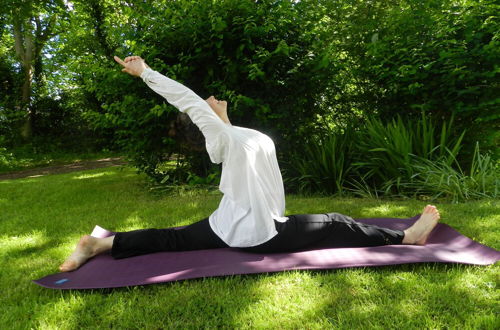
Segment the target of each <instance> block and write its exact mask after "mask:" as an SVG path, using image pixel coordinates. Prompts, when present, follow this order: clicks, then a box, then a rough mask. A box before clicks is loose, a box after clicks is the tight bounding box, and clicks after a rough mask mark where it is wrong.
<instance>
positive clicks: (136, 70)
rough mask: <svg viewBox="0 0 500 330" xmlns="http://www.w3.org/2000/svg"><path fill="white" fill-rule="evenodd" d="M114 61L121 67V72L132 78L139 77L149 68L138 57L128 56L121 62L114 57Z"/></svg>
mask: <svg viewBox="0 0 500 330" xmlns="http://www.w3.org/2000/svg"><path fill="white" fill-rule="evenodd" d="M114 59H115V61H116V62H118V64H120V65H121V66H123V69H122V71H123V72H126V73H128V74H130V75H132V76H136V77H140V76H141V73H142V72H143V71H144V69H146V68H149V66H148V65H147V64H146V62H144V60H143V59H142V58H141V57H139V56H128V57H125V60H122V59H121V58H119V57H118V56H115V57H114Z"/></svg>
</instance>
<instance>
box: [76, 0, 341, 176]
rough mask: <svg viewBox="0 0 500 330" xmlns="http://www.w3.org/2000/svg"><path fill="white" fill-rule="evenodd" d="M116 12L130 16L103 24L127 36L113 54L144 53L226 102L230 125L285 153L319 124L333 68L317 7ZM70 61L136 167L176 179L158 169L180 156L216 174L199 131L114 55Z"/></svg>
mask: <svg viewBox="0 0 500 330" xmlns="http://www.w3.org/2000/svg"><path fill="white" fill-rule="evenodd" d="M306 2H307V1H306ZM109 6H112V5H111V4H109ZM116 10H118V11H124V14H126V15H127V17H128V18H129V20H127V21H126V22H120V20H119V17H117V20H118V22H117V23H118V24H117V25H116V27H113V26H107V29H108V32H109V34H110V35H115V34H116V38H117V39H116V40H123V39H126V42H125V44H124V45H120V46H117V49H116V54H117V55H120V56H122V57H123V56H126V55H129V54H136V55H142V56H143V57H144V58H145V59H146V61H147V62H148V64H149V65H150V66H151V67H152V68H153V69H155V70H157V71H159V72H161V73H163V74H165V75H167V76H169V77H171V78H173V79H175V80H178V81H180V82H181V83H184V84H185V85H187V86H188V87H190V88H191V89H192V90H194V91H195V92H197V93H198V94H199V95H200V96H202V97H208V96H209V95H212V94H213V95H217V97H218V98H220V99H226V100H228V101H229V104H230V108H229V112H230V117H231V121H232V122H233V124H235V125H241V124H243V125H244V126H246V127H252V128H257V129H260V130H262V131H264V132H266V133H268V134H269V135H271V136H272V137H273V138H274V140H275V141H276V142H277V144H281V146H282V150H285V149H292V148H294V147H296V146H297V145H298V142H297V141H300V139H299V137H301V136H303V135H305V132H307V131H309V130H310V129H311V127H313V126H314V125H315V122H316V120H317V114H318V112H319V111H322V108H316V107H315V103H316V100H317V99H319V98H320V96H321V93H322V92H323V90H324V86H326V85H327V83H328V77H331V76H332V74H333V73H332V69H330V68H329V67H328V59H329V56H330V53H329V52H328V50H327V49H325V48H324V45H323V44H322V42H321V40H318V38H317V36H315V35H314V34H313V33H311V31H312V30H313V29H314V28H315V26H316V22H315V21H314V20H313V18H314V15H315V10H314V7H311V6H308V5H307V4H306V3H300V2H299V3H294V2H293V1H270V0H266V1H258V2H251V1H238V0H225V1H216V2H211V1H197V2H193V1H187V0H183V1H168V2H141V3H136V4H135V6H134V10H133V11H129V10H128V9H127V7H123V6H120V7H119V8H116ZM151 22H162V23H161V24H159V23H155V24H152V23H151ZM111 40H115V39H113V38H111ZM94 57H95V58H98V60H96V59H93V58H94ZM73 68H74V70H75V71H77V72H80V77H81V79H82V80H83V81H82V84H83V86H84V89H85V90H87V91H88V93H90V94H94V95H95V96H96V99H97V101H98V104H100V105H101V106H100V107H99V106H97V107H94V106H92V108H90V109H89V110H87V112H86V114H85V116H86V118H87V119H88V120H90V121H91V122H92V123H93V124H94V126H95V127H96V128H98V129H100V130H110V131H113V132H114V133H115V134H114V138H115V140H116V141H117V143H118V144H119V145H120V146H121V147H122V148H124V150H125V151H126V152H127V153H128V155H129V157H130V158H131V159H132V161H133V163H134V164H135V165H136V166H137V167H138V168H139V170H140V171H142V172H145V173H147V174H148V175H149V176H150V177H152V178H154V179H155V180H157V181H159V182H161V181H162V180H163V178H164V177H165V176H166V175H169V178H172V177H174V176H173V175H171V174H172V173H170V174H167V173H166V172H164V171H161V170H159V168H160V167H161V166H162V164H163V163H164V162H167V161H168V160H169V159H170V158H171V157H172V156H174V155H175V154H180V155H182V158H183V159H184V160H185V163H184V164H187V165H186V167H185V169H186V170H187V171H188V172H192V173H194V174H195V175H198V176H206V175H208V174H209V173H211V172H213V171H214V168H213V167H212V166H211V165H210V162H209V159H208V156H207V155H206V153H205V152H204V151H203V144H204V143H203V142H204V141H203V137H202V136H201V134H200V133H199V132H198V131H197V129H196V128H193V127H191V126H192V124H190V123H189V122H186V120H185V119H183V117H182V115H180V114H179V113H178V111H177V110H176V109H174V108H173V107H171V106H170V105H168V104H166V101H165V100H164V99H163V98H161V97H160V96H158V95H156V94H155V93H154V92H152V91H151V90H149V88H148V87H147V86H146V85H145V84H143V83H141V82H140V81H139V80H138V79H137V78H133V77H127V76H126V75H124V74H123V73H121V72H120V70H119V67H118V66H117V64H116V63H114V61H112V59H111V58H107V57H105V56H103V54H98V55H89V56H88V57H83V58H80V59H79V60H78V66H76V65H75V66H74V67H73ZM305 81H307V83H304V82H305ZM190 125H191V126H190ZM284 141H286V143H284ZM178 178H179V177H177V179H178ZM172 182H173V181H172ZM167 183H168V182H167Z"/></svg>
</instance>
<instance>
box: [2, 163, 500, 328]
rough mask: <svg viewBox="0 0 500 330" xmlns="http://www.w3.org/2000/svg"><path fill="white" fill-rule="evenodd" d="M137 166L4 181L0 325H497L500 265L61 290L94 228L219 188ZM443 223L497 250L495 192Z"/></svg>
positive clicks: (312, 207)
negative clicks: (162, 179)
mask: <svg viewBox="0 0 500 330" xmlns="http://www.w3.org/2000/svg"><path fill="white" fill-rule="evenodd" d="M143 179H144V177H143V176H142V175H136V174H135V172H134V170H132V169H129V168H124V169H120V168H106V169H96V170H90V171H85V172H74V173H67V174H61V175H52V176H45V177H37V178H29V179H28V178H27V179H18V180H8V181H0V260H1V261H2V263H1V268H0V290H1V296H0V304H1V306H2V312H1V313H0V328H2V329H17V328H41V329H47V328H49V329H56V328H57V329H79V328H117V329H129V328H132V329H144V328H145V329H158V328H173V327H177V328H200V327H212V328H215V327H224V328H234V327H238V328H250V327H251V328H255V327H257V328H266V327H273V328H308V329H309V328H311V329H314V328H346V329H347V328H348V329H358V328H372V327H373V328H380V329H385V328H401V329H406V328H410V329H411V328H415V329H420V328H433V329H434V328H466V329H467V328H479V329H494V328H499V325H500V322H499V315H498V312H499V303H498V302H499V301H500V294H499V290H498V286H499V275H500V272H499V270H500V267H499V265H498V264H497V265H493V266H486V267H485V266H466V265H454V264H410V265H401V266H391V267H378V268H357V269H340V270H331V271H288V272H282V273H273V274H261V275H245V276H230V277H221V278H208V279H198V280H188V281H181V282H175V283H165V284H159V285H150V286H144V287H133V288H123V289H114V290H88V291H56V290H49V289H45V288H42V287H39V286H37V285H35V284H33V283H31V280H33V279H36V278H39V277H42V276H44V275H47V274H49V273H53V272H55V271H56V269H57V266H58V265H59V263H61V262H62V261H63V260H64V258H65V257H66V256H67V255H68V254H69V253H70V252H71V251H72V249H73V247H74V245H75V243H76V241H77V240H78V238H79V237H80V236H81V235H82V234H85V233H89V232H90V231H91V230H92V228H93V226H94V225H95V224H99V225H101V226H103V227H105V228H108V229H112V230H129V229H136V228H143V227H167V226H177V225H185V224H188V223H191V222H194V221H196V220H198V219H201V218H203V217H205V216H208V215H209V214H210V213H211V212H212V210H214V209H215V208H216V207H217V205H218V201H219V199H220V194H219V193H218V192H214V191H203V190H196V191H182V192H181V193H177V194H175V195H172V194H171V195H163V196H162V195H158V194H151V193H150V192H148V189H147V187H146V186H145V184H144V180H143ZM424 204H425V203H424V202H420V201H412V200H405V201H387V200H375V199H354V198H349V199H337V198H328V197H307V198H306V197H301V196H288V197H287V213H289V214H290V213H322V212H333V211H334V212H341V213H345V214H349V215H351V216H353V217H377V216H389V217H410V216H413V215H415V214H417V213H419V212H420V211H421V209H422V207H423V206H424ZM438 207H439V209H440V210H441V216H442V221H443V222H444V223H447V224H449V225H451V226H453V227H454V228H456V229H457V230H459V231H460V232H462V233H463V234H465V235H467V236H469V237H471V238H474V239H475V240H477V241H479V242H481V243H483V244H486V245H489V246H491V247H493V248H496V249H500V241H499V233H500V230H499V229H500V228H499V223H500V222H499V220H500V206H499V204H498V201H495V200H480V201H474V202H469V203H463V204H438Z"/></svg>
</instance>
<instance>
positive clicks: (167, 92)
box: [115, 56, 228, 162]
mask: <svg viewBox="0 0 500 330" xmlns="http://www.w3.org/2000/svg"><path fill="white" fill-rule="evenodd" d="M115 60H116V61H117V62H118V63H119V64H121V65H122V66H123V69H122V71H123V72H126V73H128V74H130V75H133V76H136V77H141V78H142V79H143V80H144V82H145V83H146V84H147V85H148V86H149V87H150V88H151V89H152V90H154V91H155V92H156V93H158V94H160V95H161V96H163V97H164V98H165V99H166V100H167V101H168V103H170V104H172V105H173V106H175V107H176V108H177V109H179V111H181V112H185V113H187V114H188V115H189V117H190V118H191V120H192V121H193V123H195V124H196V126H198V128H199V129H200V130H201V132H202V133H203V135H204V136H205V139H206V143H207V149H208V152H209V154H210V156H211V158H212V152H211V150H210V149H213V148H216V147H217V146H216V145H217V144H219V142H218V139H219V138H220V137H219V135H220V133H221V132H222V131H223V130H225V129H227V127H228V125H227V124H226V123H224V122H223V121H222V119H221V118H220V117H219V116H218V115H217V114H216V113H215V112H214V111H213V110H212V108H210V106H209V105H208V103H207V102H206V101H205V100H203V99H202V98H201V97H199V96H198V95H197V94H196V93H194V92H193V91H192V90H190V89H189V88H187V87H186V86H184V85H182V84H180V83H178V82H176V81H174V80H172V79H170V78H168V77H165V76H164V75H162V74H161V73H159V72H156V71H154V70H152V69H151V68H149V66H148V65H147V64H146V63H145V62H144V60H143V59H142V58H140V57H139V56H130V57H127V58H125V60H124V61H122V60H121V59H120V58H119V57H117V56H115ZM212 160H214V159H213V158H212ZM217 162H220V161H217Z"/></svg>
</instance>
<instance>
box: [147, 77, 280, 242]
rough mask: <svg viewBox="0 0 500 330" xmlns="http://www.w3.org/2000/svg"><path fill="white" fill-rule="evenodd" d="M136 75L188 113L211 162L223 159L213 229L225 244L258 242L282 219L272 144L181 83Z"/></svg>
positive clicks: (270, 236)
mask: <svg viewBox="0 0 500 330" xmlns="http://www.w3.org/2000/svg"><path fill="white" fill-rule="evenodd" d="M141 78H142V79H143V80H144V82H146V84H147V85H148V86H149V87H150V88H151V89H153V90H154V91H155V92H156V93H158V94H160V95H161V96H163V97H164V98H165V99H166V100H167V101H168V102H169V103H170V104H172V105H173V106H175V107H176V108H177V109H179V110H180V111H181V112H184V113H186V114H187V115H189V117H190V118H191V120H192V121H193V123H195V124H196V125H197V126H198V127H199V129H200V130H201V132H202V133H203V135H204V136H205V144H206V148H207V152H208V154H209V156H210V160H211V161H212V162H213V163H216V164H219V163H222V175H221V181H220V185H219V189H220V191H221V192H222V193H223V194H224V196H223V197H222V200H221V202H220V204H219V207H218V208H217V210H215V212H213V213H212V214H211V215H210V217H209V223H210V226H211V227H212V230H213V231H214V232H215V233H216V234H217V235H218V236H219V237H220V238H221V239H222V240H223V241H224V242H225V243H226V244H228V245H229V246H232V247H249V246H255V245H259V244H261V243H264V242H266V241H268V240H269V239H271V238H272V237H273V236H275V235H276V234H277V231H276V228H275V224H274V221H273V219H275V220H277V221H280V222H284V221H286V220H288V218H286V217H284V216H283V214H284V212H285V193H284V189H283V180H282V178H281V172H280V169H279V167H278V161H277V159H276V151H275V148H274V143H273V141H272V140H271V138H269V137H268V136H267V135H265V134H262V133H261V132H259V131H256V130H253V129H248V128H243V127H237V126H232V125H231V124H226V123H225V122H223V121H222V119H220V117H219V116H217V114H216V113H215V112H214V111H213V110H212V108H210V106H209V105H208V103H207V102H206V101H205V100H203V99H202V98H201V97H199V96H198V95H196V94H195V93H194V92H193V91H191V90H190V89H189V88H187V87H186V86H184V85H182V84H180V83H178V82H176V81H174V80H172V79H170V78H167V77H165V76H164V75H162V74H160V73H158V72H156V71H154V70H151V69H149V68H148V69H145V70H144V72H143V73H142V74H141Z"/></svg>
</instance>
